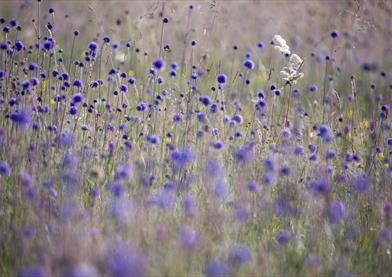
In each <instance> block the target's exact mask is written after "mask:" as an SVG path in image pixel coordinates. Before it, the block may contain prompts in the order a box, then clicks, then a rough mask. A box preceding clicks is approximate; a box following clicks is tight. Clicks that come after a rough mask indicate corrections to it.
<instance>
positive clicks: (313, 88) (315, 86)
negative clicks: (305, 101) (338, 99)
mask: <svg viewBox="0 0 392 277" xmlns="http://www.w3.org/2000/svg"><path fill="white" fill-rule="evenodd" d="M317 90H318V88H317V85H316V84H313V85H311V86H310V92H317Z"/></svg>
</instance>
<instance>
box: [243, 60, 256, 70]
mask: <svg viewBox="0 0 392 277" xmlns="http://www.w3.org/2000/svg"><path fill="white" fill-rule="evenodd" d="M244 66H245V67H246V68H247V69H249V70H252V69H253V68H255V63H254V62H253V61H252V60H246V61H245V62H244Z"/></svg>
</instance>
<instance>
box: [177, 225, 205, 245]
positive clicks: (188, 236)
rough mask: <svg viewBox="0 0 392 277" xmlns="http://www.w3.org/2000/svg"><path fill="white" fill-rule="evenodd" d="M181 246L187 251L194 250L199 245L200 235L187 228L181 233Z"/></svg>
mask: <svg viewBox="0 0 392 277" xmlns="http://www.w3.org/2000/svg"><path fill="white" fill-rule="evenodd" d="M180 239H181V246H182V248H183V249H185V250H191V249H194V248H195V247H196V246H197V244H198V243H199V240H200V238H199V235H198V234H197V232H196V231H195V230H193V229H192V228H191V227H189V226H185V227H183V228H182V229H181V232H180Z"/></svg>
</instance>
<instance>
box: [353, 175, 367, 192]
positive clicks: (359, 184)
mask: <svg viewBox="0 0 392 277" xmlns="http://www.w3.org/2000/svg"><path fill="white" fill-rule="evenodd" d="M353 185H354V188H355V189H356V190H357V191H360V192H361V191H366V190H367V189H368V186H369V177H368V175H367V174H366V173H362V174H359V175H358V176H355V177H354V179H353Z"/></svg>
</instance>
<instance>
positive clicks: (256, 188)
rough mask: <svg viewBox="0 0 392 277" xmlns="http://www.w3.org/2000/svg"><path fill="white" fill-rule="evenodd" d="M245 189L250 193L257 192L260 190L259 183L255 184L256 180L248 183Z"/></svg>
mask: <svg viewBox="0 0 392 277" xmlns="http://www.w3.org/2000/svg"><path fill="white" fill-rule="evenodd" d="M247 188H248V190H249V191H252V192H257V191H259V190H260V188H259V183H257V181H256V180H253V181H250V182H249V183H248V185H247Z"/></svg>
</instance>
